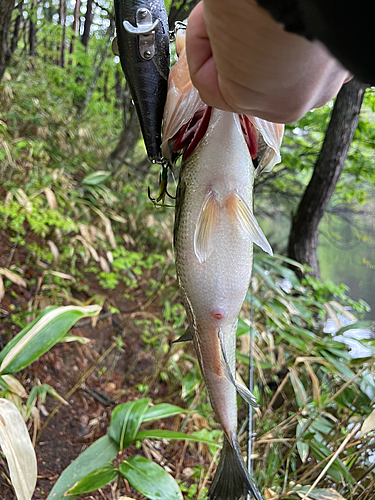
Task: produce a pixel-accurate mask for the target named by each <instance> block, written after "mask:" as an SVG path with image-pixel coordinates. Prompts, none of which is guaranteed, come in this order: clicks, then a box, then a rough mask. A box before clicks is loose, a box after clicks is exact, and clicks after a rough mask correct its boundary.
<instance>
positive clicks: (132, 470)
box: [47, 398, 217, 500]
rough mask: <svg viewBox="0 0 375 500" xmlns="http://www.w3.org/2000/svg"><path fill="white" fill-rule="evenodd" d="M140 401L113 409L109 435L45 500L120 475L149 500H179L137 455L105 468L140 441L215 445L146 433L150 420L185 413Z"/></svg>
mask: <svg viewBox="0 0 375 500" xmlns="http://www.w3.org/2000/svg"><path fill="white" fill-rule="evenodd" d="M150 403H151V399H149V398H144V399H138V400H136V401H130V402H128V403H124V404H121V405H118V406H116V408H115V409H114V410H113V413H112V416H111V423H110V427H109V435H108V436H104V437H102V438H100V439H99V440H98V441H96V442H95V443H94V444H92V445H91V446H90V447H89V448H88V449H87V450H85V451H84V452H83V453H81V455H79V456H78V457H77V458H76V459H75V460H74V461H73V462H72V463H71V464H70V465H69V466H68V467H67V468H66V469H65V471H64V472H63V473H62V475H61V476H60V478H59V479H58V481H57V482H56V484H55V486H54V488H53V489H52V491H51V492H50V494H49V496H48V498H47V500H51V499H52V498H53V499H54V500H62V498H63V497H64V498H65V497H66V496H67V498H68V499H70V498H71V500H73V499H74V498H76V496H77V495H80V494H83V493H89V492H91V491H95V490H96V489H98V488H100V487H102V486H105V485H107V484H110V483H111V482H112V481H113V480H114V479H116V477H117V476H118V475H119V474H121V475H122V476H123V477H124V478H125V479H127V481H128V482H129V483H130V484H131V485H132V486H133V487H134V488H135V489H136V490H138V491H139V492H141V493H142V494H143V495H145V496H146V497H147V498H150V499H151V500H160V499H162V498H163V499H165V500H178V499H180V500H182V494H181V492H180V488H179V487H178V484H177V483H176V481H175V480H174V479H173V477H172V476H171V475H170V474H168V473H167V472H166V471H165V470H164V469H163V468H162V467H161V466H160V465H158V464H156V463H154V462H152V461H150V460H147V459H146V458H144V457H141V456H139V455H134V456H132V457H130V458H128V459H126V460H123V461H122V462H121V463H120V464H119V465H118V467H114V466H109V465H108V464H109V463H110V462H111V461H113V459H114V458H115V455H117V453H118V452H121V451H122V450H123V449H124V448H126V447H128V446H129V445H130V444H132V443H134V442H136V441H140V440H142V439H146V438H147V439H155V438H156V439H178V440H190V441H197V442H200V443H206V444H209V445H211V446H217V444H216V443H215V442H213V441H211V440H209V439H207V438H205V437H200V436H197V435H193V436H189V435H187V434H184V433H182V432H172V431H168V430H154V429H147V430H143V431H140V432H138V431H139V428H140V426H141V425H142V424H144V423H147V422H149V421H151V420H154V419H163V418H168V417H170V416H173V415H177V414H178V413H183V412H184V411H185V410H183V409H182V408H179V407H178V406H174V405H169V404H159V405H155V406H150Z"/></svg>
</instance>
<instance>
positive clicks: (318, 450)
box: [310, 441, 354, 484]
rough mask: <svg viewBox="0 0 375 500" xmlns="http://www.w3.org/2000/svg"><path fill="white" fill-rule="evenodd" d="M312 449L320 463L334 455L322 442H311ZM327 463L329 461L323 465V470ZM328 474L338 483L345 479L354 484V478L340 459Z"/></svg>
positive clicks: (334, 463) (333, 464) (337, 459)
mask: <svg viewBox="0 0 375 500" xmlns="http://www.w3.org/2000/svg"><path fill="white" fill-rule="evenodd" d="M310 448H311V452H312V454H313V455H314V457H315V458H316V459H317V460H318V461H319V462H320V461H322V460H324V459H325V458H327V457H330V456H331V455H332V450H330V449H329V448H328V447H327V446H325V445H324V444H323V443H321V442H316V441H310ZM326 463H327V461H325V462H324V463H323V464H322V468H324V466H325V465H326ZM328 474H329V475H330V476H331V477H332V478H333V479H334V480H335V481H338V482H340V481H342V479H343V478H344V479H345V481H346V482H348V483H351V484H352V483H353V482H354V478H353V476H352V475H351V474H350V472H349V470H348V469H347V467H346V466H345V465H344V464H343V463H342V461H341V460H340V459H339V458H336V459H335V461H334V462H333V463H332V465H331V467H330V468H329V469H328Z"/></svg>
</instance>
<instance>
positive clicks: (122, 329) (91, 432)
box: [0, 232, 211, 500]
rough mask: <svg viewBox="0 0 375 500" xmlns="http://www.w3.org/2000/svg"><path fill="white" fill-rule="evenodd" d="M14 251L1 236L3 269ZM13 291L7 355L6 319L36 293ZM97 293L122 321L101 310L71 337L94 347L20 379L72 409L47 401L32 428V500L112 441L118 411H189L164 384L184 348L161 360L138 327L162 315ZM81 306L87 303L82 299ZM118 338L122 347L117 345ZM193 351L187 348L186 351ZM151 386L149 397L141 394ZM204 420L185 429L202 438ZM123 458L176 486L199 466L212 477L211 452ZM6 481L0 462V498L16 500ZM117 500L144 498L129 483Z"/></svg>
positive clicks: (68, 346)
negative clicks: (106, 439)
mask: <svg viewBox="0 0 375 500" xmlns="http://www.w3.org/2000/svg"><path fill="white" fill-rule="evenodd" d="M12 248H13V244H12V243H10V242H9V239H8V238H7V235H6V234H5V233H4V232H2V234H1V235H0V267H2V266H6V264H8V265H9V263H8V262H7V261H8V259H9V255H10V254H11V252H12ZM12 258H13V259H15V260H16V261H17V262H20V263H21V264H22V262H24V263H25V266H28V264H27V255H26V253H23V250H22V248H21V249H20V248H17V249H15V250H14V251H13V256H12ZM35 272H36V271H35V267H34V266H32V265H30V268H29V269H25V274H24V275H25V276H28V278H37V276H36V275H35ZM90 279H91V276H90V274H88V275H87V282H88V284H89V287H90V291H92V290H94V289H95V288H98V284H97V281H96V280H95V279H94V278H92V280H91V281H90ZM12 291H13V293H7V294H6V297H5V298H4V300H3V302H2V304H1V311H0V313H1V315H2V320H1V321H0V341H2V342H3V344H2V345H1V348H3V346H4V344H5V343H6V342H7V341H8V340H9V335H6V334H7V333H9V326H10V322H9V321H7V316H9V315H10V314H11V312H12V310H14V309H15V308H16V307H17V308H19V306H20V305H21V307H23V306H24V307H23V308H24V309H25V310H26V304H27V302H28V301H29V300H30V298H31V295H32V293H33V289H31V290H28V292H27V293H25V290H24V289H22V288H21V287H18V286H17V285H12V286H11V290H10V292H12ZM98 291H100V293H102V294H103V295H105V294H107V295H108V293H109V294H110V297H108V298H109V299H110V301H111V303H112V304H113V305H114V306H115V307H117V308H118V309H119V310H120V313H119V314H115V315H113V314H110V313H109V312H108V311H106V310H105V309H104V310H102V313H101V315H100V316H99V320H98V322H97V324H96V325H95V326H93V325H92V322H91V320H82V321H80V322H78V323H77V324H76V325H75V327H74V328H73V329H72V331H71V333H72V334H74V335H77V336H81V337H85V338H87V339H89V343H87V344H80V343H79V342H69V343H67V342H64V343H58V344H57V345H56V346H55V347H53V348H52V349H51V350H50V351H49V352H48V353H46V354H45V355H44V356H42V357H41V358H40V359H39V360H37V361H36V362H34V363H33V364H32V365H31V366H30V367H28V368H27V369H25V370H24V371H23V372H21V374H18V375H21V376H20V377H19V379H20V381H21V382H22V384H23V385H24V387H25V388H26V389H27V391H28V392H29V391H30V390H31V388H32V387H33V386H35V385H36V384H49V385H50V386H52V387H53V388H54V389H55V390H56V391H57V392H58V393H59V395H60V396H62V397H63V398H64V399H65V400H66V404H61V403H59V401H57V400H56V399H54V398H52V397H51V396H47V400H46V403H45V405H41V406H40V424H39V428H38V430H37V431H36V429H34V424H33V422H32V421H30V420H29V424H28V425H29V429H30V434H31V436H33V435H34V439H36V446H35V450H36V456H37V460H38V482H37V487H36V490H35V493H34V496H33V500H45V499H46V497H47V495H48V493H49V491H50V490H51V488H52V487H53V485H54V483H55V482H56V481H57V479H58V477H59V476H60V474H61V473H62V472H63V470H64V469H65V468H66V467H67V466H68V465H69V464H70V463H71V462H72V461H73V460H74V459H75V458H76V457H77V456H78V455H79V454H80V453H81V452H83V451H84V450H85V449H86V448H87V447H88V446H89V445H91V444H92V443H93V442H95V441H96V440H97V439H98V438H99V437H101V436H103V435H105V434H106V432H107V429H108V426H109V422H110V416H111V412H112V410H113V408H114V406H115V405H117V404H119V403H124V402H127V401H130V400H134V399H138V398H141V397H150V398H151V399H152V401H153V402H155V403H156V402H164V401H166V402H168V403H171V404H177V405H179V406H182V407H184V405H185V403H184V401H183V400H182V399H181V395H180V394H181V390H180V387H179V386H178V387H176V386H175V385H174V386H170V385H168V384H167V383H166V382H163V381H161V379H160V377H159V374H160V370H161V367H163V366H165V363H166V361H167V359H168V357H169V356H170V355H171V354H176V353H177V352H178V350H179V349H181V347H178V346H180V344H177V346H176V345H175V346H172V347H171V348H170V349H169V351H168V352H167V353H162V354H161V353H160V352H155V349H154V348H153V346H150V345H147V344H146V343H145V342H144V341H143V340H142V327H141V326H139V325H138V326H137V319H139V318H140V317H148V316H157V315H158V314H159V312H160V311H158V310H157V306H152V304H151V306H149V307H148V308H146V309H142V308H136V309H135V305H134V303H131V302H129V303H127V301H126V300H124V299H121V298H120V297H121V295H122V292H123V290H119V289H116V290H115V291H108V290H105V291H104V290H98ZM116 297H117V299H116ZM77 298H79V299H81V300H82V297H77ZM160 313H161V312H160ZM120 333H121V339H122V345H121V346H119V342H118V338H119V335H120ZM170 340H172V339H170ZM191 348H192V347H191V346H188V347H184V349H185V350H186V349H191ZM145 386H146V387H147V393H146V392H144V389H142V387H145ZM183 420H184V418H183V417H182V416H176V417H173V418H169V419H164V420H162V421H158V422H154V423H153V424H152V425H151V427H152V426H155V427H157V428H158V429H161V428H166V429H171V430H180V427H181V423H182V421H183ZM202 420H204V419H203V418H202V417H200V419H199V417H197V419H192V420H190V421H189V422H188V425H187V429H188V430H190V431H194V430H199V427H200V426H202V427H204V422H202ZM197 425H198V427H197ZM123 453H124V454H123V458H127V457H129V456H131V455H134V454H135V453H140V454H142V455H144V456H146V457H147V458H149V459H154V460H156V461H157V462H158V463H162V464H163V466H164V467H165V468H166V470H168V471H169V472H171V473H172V474H173V475H174V476H175V477H176V478H177V479H178V482H181V481H184V480H185V479H186V478H187V477H189V476H191V474H192V469H191V467H193V466H197V465H201V466H203V467H204V468H205V469H206V470H207V468H208V467H209V465H210V462H211V456H210V455H209V453H208V452H207V450H206V447H205V445H202V444H200V445H198V444H189V445H187V444H185V445H184V443H181V442H180V441H173V442H171V443H168V442H166V441H164V442H163V441H158V442H156V441H155V442H152V441H151V440H145V441H144V442H143V443H142V449H140V450H137V449H136V447H135V445H133V446H130V447H128V448H127V449H126V450H124V452H123ZM202 472H203V468H202ZM8 478H9V472H8V469H7V465H6V463H5V462H4V460H2V459H1V457H0V498H1V500H16V497H15V495H14V491H13V489H12V487H11V485H10V484H9V479H8ZM202 481H203V474H202V476H201V482H202ZM119 493H120V496H123V495H125V496H126V497H128V498H135V499H143V498H145V497H143V496H142V495H141V494H140V493H137V492H136V491H135V490H134V489H132V488H131V487H129V485H128V484H127V483H126V482H123V483H122V484H121V488H120V492H119ZM80 498H82V499H84V500H88V499H91V500H103V499H113V498H115V496H114V491H112V490H111V487H109V486H108V487H106V488H104V489H102V490H99V491H98V492H94V493H90V494H87V495H82V496H81V497H80Z"/></svg>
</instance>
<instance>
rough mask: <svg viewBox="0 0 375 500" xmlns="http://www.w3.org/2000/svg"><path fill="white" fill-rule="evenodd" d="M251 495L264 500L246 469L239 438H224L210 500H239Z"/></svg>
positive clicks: (209, 494) (209, 495)
mask: <svg viewBox="0 0 375 500" xmlns="http://www.w3.org/2000/svg"><path fill="white" fill-rule="evenodd" d="M247 493H251V495H252V496H253V497H254V499H255V500H264V498H263V496H262V495H261V494H260V492H259V490H258V488H257V487H256V486H255V484H254V482H253V480H252V479H251V477H250V474H249V472H248V470H247V468H246V465H245V462H244V459H243V457H242V454H241V450H240V445H239V444H238V441H237V437H236V436H235V435H232V437H231V441H229V439H228V437H227V436H226V435H225V436H224V445H223V449H222V450H221V455H220V461H219V465H218V467H217V469H216V473H215V477H214V479H213V481H212V483H211V486H210V489H209V491H208V497H207V499H208V500H229V499H230V500H239V499H240V498H243V497H244V496H246V495H247Z"/></svg>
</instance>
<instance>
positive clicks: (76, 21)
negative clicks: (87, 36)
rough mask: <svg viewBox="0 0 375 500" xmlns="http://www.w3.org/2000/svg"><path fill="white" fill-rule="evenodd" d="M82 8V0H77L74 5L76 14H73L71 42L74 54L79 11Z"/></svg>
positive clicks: (71, 51) (71, 50)
mask: <svg viewBox="0 0 375 500" xmlns="http://www.w3.org/2000/svg"><path fill="white" fill-rule="evenodd" d="M80 9H81V0H76V4H75V7H74V14H73V24H72V31H73V35H72V40H71V42H70V53H71V54H73V51H74V41H75V39H76V34H77V26H78V24H79V13H80Z"/></svg>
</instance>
